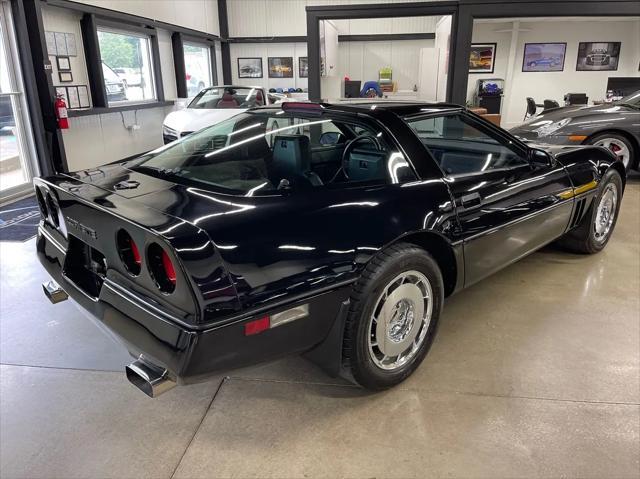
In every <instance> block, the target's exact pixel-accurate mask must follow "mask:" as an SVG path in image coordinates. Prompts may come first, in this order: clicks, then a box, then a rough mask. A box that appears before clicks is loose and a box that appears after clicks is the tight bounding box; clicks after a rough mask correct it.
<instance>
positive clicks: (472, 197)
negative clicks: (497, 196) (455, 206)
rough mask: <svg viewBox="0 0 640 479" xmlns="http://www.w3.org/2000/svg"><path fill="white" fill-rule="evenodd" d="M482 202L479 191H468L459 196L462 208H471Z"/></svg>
mask: <svg viewBox="0 0 640 479" xmlns="http://www.w3.org/2000/svg"><path fill="white" fill-rule="evenodd" d="M481 204H482V197H481V196H480V193H470V194H468V195H464V196H463V197H462V198H460V206H462V207H463V208H473V207H474V206H480V205H481Z"/></svg>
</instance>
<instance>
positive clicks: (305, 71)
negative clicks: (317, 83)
mask: <svg viewBox="0 0 640 479" xmlns="http://www.w3.org/2000/svg"><path fill="white" fill-rule="evenodd" d="M298 76H299V77H300V78H309V58H308V57H300V58H298Z"/></svg>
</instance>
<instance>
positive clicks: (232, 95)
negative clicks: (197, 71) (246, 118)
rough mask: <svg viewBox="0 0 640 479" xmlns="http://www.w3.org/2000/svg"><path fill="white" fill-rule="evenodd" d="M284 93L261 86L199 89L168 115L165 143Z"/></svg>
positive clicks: (270, 100)
mask: <svg viewBox="0 0 640 479" xmlns="http://www.w3.org/2000/svg"><path fill="white" fill-rule="evenodd" d="M283 99H284V96H283V95H277V94H273V93H268V92H266V91H265V89H264V88H261V87H245V86H214V87H211V88H205V89H204V90H202V91H201V92H200V93H198V94H197V95H196V96H195V97H194V98H193V100H191V102H190V103H189V104H188V105H187V107H186V108H184V109H182V110H178V111H173V112H171V113H169V114H168V115H167V117H166V118H165V119H164V123H163V125H162V138H163V140H164V143H165V144H167V143H170V142H172V141H175V140H177V139H178V138H182V137H183V136H186V135H188V134H189V133H193V132H194V131H198V130H201V129H202V128H205V127H207V126H212V125H215V124H217V123H220V122H221V121H223V120H226V119H227V118H231V117H232V116H234V115H237V114H238V113H242V112H244V111H247V110H248V109H249V108H253V107H256V106H264V105H272V104H274V103H278V102H280V101H282V100H283Z"/></svg>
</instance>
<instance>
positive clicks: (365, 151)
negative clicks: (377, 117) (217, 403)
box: [266, 116, 415, 185]
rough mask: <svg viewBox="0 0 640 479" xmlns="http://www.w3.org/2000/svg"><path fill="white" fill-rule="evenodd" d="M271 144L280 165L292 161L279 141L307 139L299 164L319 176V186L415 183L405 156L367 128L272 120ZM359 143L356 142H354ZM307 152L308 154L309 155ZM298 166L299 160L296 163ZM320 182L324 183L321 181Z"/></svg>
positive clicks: (330, 122)
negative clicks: (282, 162)
mask: <svg viewBox="0 0 640 479" xmlns="http://www.w3.org/2000/svg"><path fill="white" fill-rule="evenodd" d="M266 132H267V142H268V143H269V146H270V147H271V148H272V149H273V155H274V156H273V158H274V162H275V163H276V164H279V163H280V161H281V160H282V161H284V159H285V158H286V159H287V161H288V160H290V159H291V158H290V157H289V156H287V155H289V151H292V150H291V148H289V145H286V148H285V147H284V146H285V144H277V141H276V139H277V138H285V137H286V140H287V141H291V142H293V141H294V139H295V138H294V139H292V137H302V136H304V137H306V138H308V140H305V141H303V142H302V143H303V144H307V145H308V150H306V148H307V147H306V146H305V147H303V148H299V149H295V150H293V151H296V154H299V155H301V158H300V162H299V164H302V165H307V162H308V165H309V166H308V167H307V166H304V168H308V172H309V173H311V174H312V175H314V176H317V178H316V181H315V183H316V184H323V185H326V184H349V183H359V182H367V183H403V182H407V181H413V180H415V175H414V173H413V169H412V168H411V166H410V165H409V163H408V162H407V161H406V159H405V158H404V156H403V154H402V153H401V152H400V151H398V148H395V147H394V145H393V143H392V142H391V141H390V139H389V138H387V136H386V135H385V134H383V133H382V132H379V131H377V130H374V129H372V128H370V127H368V126H365V125H357V124H354V123H346V122H342V121H338V120H329V119H323V120H317V119H315V118H314V119H308V118H295V117H293V118H292V117H284V116H282V117H279V116H275V117H271V118H269V119H268V120H267V122H266ZM356 137H358V138H359V139H358V140H357V141H356V142H352V141H351V140H353V139H354V138H356ZM304 151H308V159H307V158H306V157H307V154H305V153H304ZM296 163H298V160H297V159H296ZM317 180H320V181H317Z"/></svg>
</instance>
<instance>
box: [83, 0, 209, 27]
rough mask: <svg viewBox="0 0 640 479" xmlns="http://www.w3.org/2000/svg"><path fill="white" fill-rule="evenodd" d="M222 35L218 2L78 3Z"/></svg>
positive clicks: (133, 0)
mask: <svg viewBox="0 0 640 479" xmlns="http://www.w3.org/2000/svg"><path fill="white" fill-rule="evenodd" d="M74 1H75V2H77V3H84V4H87V5H93V6H95V7H101V8H108V9H110V10H115V11H118V12H124V13H129V14H131V15H139V16H141V17H146V18H152V19H154V20H157V21H160V22H166V23H170V24H172V25H180V26H182V27H185V28H191V29H193V30H198V31H200V32H205V33H210V34H212V35H220V22H219V21H218V0H74Z"/></svg>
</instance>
